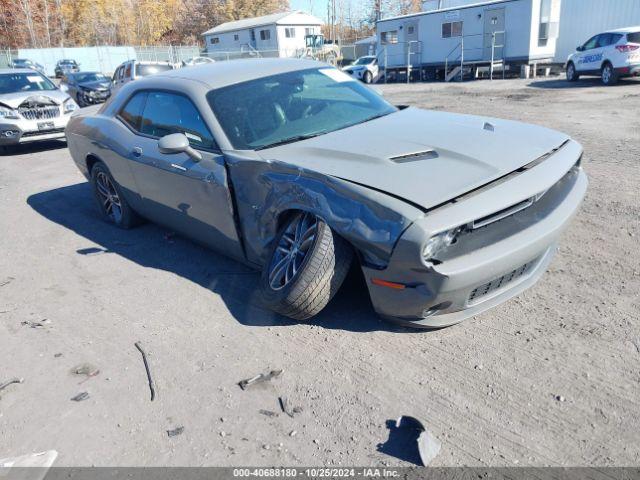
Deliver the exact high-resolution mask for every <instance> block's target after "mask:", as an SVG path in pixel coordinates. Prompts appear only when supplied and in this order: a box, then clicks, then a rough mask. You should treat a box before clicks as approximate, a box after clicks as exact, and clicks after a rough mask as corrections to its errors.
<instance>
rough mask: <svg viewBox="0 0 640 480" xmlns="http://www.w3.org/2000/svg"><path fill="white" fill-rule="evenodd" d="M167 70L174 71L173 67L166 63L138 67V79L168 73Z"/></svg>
mask: <svg viewBox="0 0 640 480" xmlns="http://www.w3.org/2000/svg"><path fill="white" fill-rule="evenodd" d="M167 70H173V67H172V66H171V65H169V64H166V63H161V64H158V65H142V64H140V63H139V64H138V65H136V75H137V76H138V77H146V76H147V75H153V74H154V73H160V72H166V71H167Z"/></svg>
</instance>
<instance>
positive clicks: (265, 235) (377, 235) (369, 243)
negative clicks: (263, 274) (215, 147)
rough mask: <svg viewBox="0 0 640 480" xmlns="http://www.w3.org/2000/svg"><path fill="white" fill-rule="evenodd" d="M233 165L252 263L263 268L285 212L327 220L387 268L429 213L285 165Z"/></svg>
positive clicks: (365, 255) (242, 162)
mask: <svg viewBox="0 0 640 480" xmlns="http://www.w3.org/2000/svg"><path fill="white" fill-rule="evenodd" d="M227 161H228V163H227V165H228V168H229V175H230V178H231V184H232V189H233V192H234V197H235V202H236V208H237V212H238V219H239V228H240V230H241V234H242V237H243V241H244V245H245V251H246V255H247V260H249V261H250V262H252V263H255V264H258V265H263V264H264V263H265V262H266V255H267V252H268V248H269V246H270V244H271V242H272V240H273V238H274V237H275V235H276V233H277V229H278V225H279V219H280V218H281V215H283V214H284V213H285V212H288V211H291V210H303V211H308V212H311V213H314V214H315V215H317V216H319V217H321V218H322V219H323V220H324V221H325V222H326V223H327V224H328V225H329V226H330V227H331V228H332V229H333V230H334V231H335V232H336V233H338V234H339V235H340V236H342V237H343V238H344V239H346V240H347V241H348V242H350V243H351V245H353V246H354V247H355V248H356V249H357V250H358V251H359V252H360V253H361V256H362V257H363V258H364V260H365V261H366V262H367V263H370V264H372V265H374V266H379V267H384V266H385V265H386V263H387V261H388V260H389V258H390V256H391V254H392V252H393V248H394V246H395V244H396V242H397V240H398V239H399V237H400V235H401V234H402V232H404V231H405V229H406V228H407V227H408V226H409V225H411V223H412V222H413V221H414V220H415V219H416V218H419V217H420V216H422V215H423V212H422V211H420V210H419V209H417V208H415V207H413V206H411V205H409V204H407V203H405V202H403V201H402V200H399V199H396V198H394V197H390V196H389V195H386V194H384V193H381V192H378V191H375V190H371V189H369V188H366V187H363V186H360V185H356V184H353V183H350V182H348V181H345V180H341V179H338V178H335V177H331V176H327V175H323V174H319V173H317V172H314V171H310V170H305V169H302V168H299V167H296V166H294V165H291V164H287V163H283V162H279V161H264V160H256V159H242V160H240V159H237V158H236V159H234V158H229V157H227Z"/></svg>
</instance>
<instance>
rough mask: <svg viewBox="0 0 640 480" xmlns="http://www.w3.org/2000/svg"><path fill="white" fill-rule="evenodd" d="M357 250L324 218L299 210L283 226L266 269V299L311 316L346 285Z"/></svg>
mask: <svg viewBox="0 0 640 480" xmlns="http://www.w3.org/2000/svg"><path fill="white" fill-rule="evenodd" d="M352 257H353V251H352V250H351V246H350V245H349V244H348V243H347V242H346V241H345V240H343V239H342V238H340V237H339V236H338V235H336V234H335V233H334V232H333V231H332V230H331V228H330V227H329V226H328V225H327V224H326V223H325V222H324V221H323V220H322V219H320V218H318V217H316V216H315V215H313V214H312V213H307V212H297V213H295V214H294V215H293V216H292V217H291V219H289V221H288V222H287V223H286V224H285V225H284V226H283V227H282V228H281V229H280V231H279V233H278V235H277V237H276V239H275V241H274V244H273V246H272V249H271V255H270V257H269V261H268V262H267V263H266V265H265V267H264V270H263V272H262V280H261V282H262V290H263V294H264V298H265V302H266V304H267V306H268V307H269V308H271V309H272V310H274V311H276V312H278V313H280V314H281V315H284V316H286V317H290V318H293V319H296V320H307V319H309V318H311V317H313V316H314V315H316V314H318V313H320V311H321V310H322V309H323V308H324V307H325V306H326V305H327V304H328V303H329V301H330V300H331V298H332V297H333V296H334V295H335V293H336V292H337V291H338V289H339V288H340V285H342V282H343V281H344V278H345V276H346V275H347V272H348V271H349V266H350V265H351V259H352Z"/></svg>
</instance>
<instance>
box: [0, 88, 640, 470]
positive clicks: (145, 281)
mask: <svg viewBox="0 0 640 480" xmlns="http://www.w3.org/2000/svg"><path fill="white" fill-rule="evenodd" d="M380 88H381V89H382V90H384V92H385V95H386V96H387V98H389V99H391V100H392V101H393V102H395V103H397V104H400V103H406V104H411V105H417V106H421V107H425V108H433V109H439V110H450V111H456V112H464V113H473V114H485V115H490V116H496V117H503V118H509V119H516V120H523V121H526V122H531V123H537V124H541V125H545V126H549V127H552V128H556V129H559V130H562V131H565V132H568V133H569V134H571V135H572V136H573V137H574V138H575V139H577V140H578V141H580V142H581V143H582V144H583V145H584V147H585V158H584V165H585V168H586V170H587V172H588V174H589V176H590V181H591V185H590V190H589V193H588V197H587V200H586V202H585V204H584V206H583V208H582V210H581V212H580V213H579V215H578V217H577V219H576V220H575V222H574V223H573V225H572V227H571V228H570V230H569V231H568V232H567V233H566V234H565V236H564V239H563V241H562V245H561V247H560V252H559V255H558V257H557V258H556V260H555V261H554V263H553V264H552V266H551V268H550V270H549V272H548V273H547V274H546V275H545V276H544V277H543V278H542V280H541V281H540V282H539V283H538V284H537V286H535V287H534V288H532V289H531V290H529V291H527V292H526V293H524V294H523V295H520V296H519V297H518V298H516V299H514V300H511V301H509V302H508V303H506V304H504V305H502V306H500V307H498V308H495V309H493V310H491V311H489V312H487V313H485V314H483V315H480V316H478V317H476V318H474V319H471V320H469V321H467V322H465V323H463V324H460V325H457V326H455V327H452V328H447V329H444V330H439V331H413V330H406V329H402V328H399V327H396V326H394V325H392V324H389V323H386V322H384V321H381V320H379V319H378V318H377V317H376V316H375V315H374V313H373V311H372V308H371V305H370V303H369V300H368V298H367V295H366V293H365V290H364V286H363V285H362V284H361V279H360V277H359V276H358V275H352V276H351V277H350V278H349V281H348V282H347V284H346V285H345V287H344V288H343V290H342V291H341V293H340V294H339V295H338V297H337V298H336V299H335V300H334V301H333V302H332V303H331V304H330V305H329V307H328V308H327V309H326V311H324V312H323V313H322V314H321V315H320V316H319V317H318V318H317V319H316V320H315V321H314V322H313V323H311V324H298V323H291V322H288V321H285V320H283V319H282V318H279V317H277V316H275V315H274V314H272V313H270V312H268V311H265V310H263V309H261V308H260V307H259V304H258V303H257V301H256V291H255V284H256V281H257V275H256V274H254V273H252V272H250V271H248V270H247V269H246V268H245V267H243V266H241V265H239V264H237V263H235V262H233V261H230V260H227V259H225V258H224V257H221V256H219V255H217V254H215V253H212V252H210V251H207V250H205V249H203V248H201V247H199V246H197V245H195V244H194V243H192V242H190V241H188V240H184V239H182V238H180V237H177V236H172V235H171V234H170V232H167V231H166V230H164V229H162V228H159V227H156V226H154V225H150V224H148V225H145V226H142V227H140V228H138V229H135V230H131V231H120V230H117V229H115V228H113V227H111V226H109V225H107V224H105V223H103V222H102V221H101V220H100V219H99V218H98V217H97V213H96V210H95V209H94V206H93V203H92V202H93V200H92V197H91V194H90V190H89V186H88V184H87V183H86V182H85V181H84V178H83V177H82V176H81V175H80V174H79V173H78V172H77V171H76V169H75V166H74V165H73V163H72V161H71V159H70V157H69V154H68V151H67V150H66V148H64V144H57V143H48V144H44V145H38V146H31V147H23V148H20V149H19V150H18V151H17V152H14V154H13V155H11V156H2V157H0V207H1V212H2V213H1V214H0V229H1V231H2V236H1V237H0V285H1V286H0V383H2V381H4V380H7V379H8V378H10V377H14V376H15V377H24V379H25V380H24V383H23V384H20V385H11V386H9V387H7V388H6V389H4V390H3V391H2V392H0V396H1V397H2V398H1V399H0V457H6V456H14V455H21V454H25V453H29V452H36V451H42V450H48V449H55V450H57V451H58V452H59V453H60V456H59V457H58V460H57V462H56V465H57V466H79V465H82V466H88V465H99V466H106V465H120V466H125V465H172V466H177V465H180V466H186V465H193V466H200V465H274V464H278V465H338V464H340V465H392V466H398V465H410V464H411V461H412V458H409V456H408V455H407V452H406V451H403V450H402V449H400V448H399V447H398V442H397V441H396V436H395V434H394V432H391V431H390V429H389V428H388V425H387V422H388V421H389V420H392V419H395V418H396V417H398V416H399V415H403V414H404V415H413V416H416V417H417V418H420V419H421V420H423V422H424V423H425V425H426V426H427V428H428V429H429V430H430V431H431V432H432V433H433V434H434V435H435V436H436V437H437V438H438V439H439V440H440V441H441V442H442V449H441V451H440V454H439V455H438V456H437V457H436V459H435V460H434V461H433V462H432V465H437V466H452V465H474V466H484V465H488V466H509V465H516V464H517V465H520V466H523V465H535V466H544V465H556V466H577V465H597V466H605V465H616V466H634V465H635V466H638V465H640V449H638V445H639V444H640V433H639V432H640V323H639V320H640V302H639V301H638V292H639V291H640V249H639V248H638V238H639V237H640V222H639V218H640V206H639V202H638V200H639V194H638V192H639V190H640V179H639V176H640V119H639V117H638V112H639V111H640V82H638V81H633V80H629V81H623V82H621V84H620V85H618V86H616V87H611V88H604V87H602V86H600V84H599V83H598V81H597V80H595V79H594V80H585V81H582V82H579V83H578V84H574V85H571V86H569V85H568V84H567V83H566V82H564V81H563V80H558V79H545V80H533V81H523V80H507V81H495V82H493V83H491V82H488V81H480V82H475V83H466V84H456V85H444V84H417V85H410V86H407V85H400V84H396V85H382V86H380ZM461 141H464V139H461ZM43 319H46V321H45V322H42V320H43ZM23 322H41V323H43V326H42V327H40V328H31V326H30V325H29V324H23ZM136 341H140V342H141V343H142V345H143V347H144V348H145V349H146V351H147V352H148V353H149V359H150V364H151V369H152V372H153V374H154V376H155V381H156V383H157V390H158V397H157V398H156V400H155V401H154V402H150V401H149V388H148V385H147V379H146V375H145V370H144V366H143V363H142V358H141V355H140V353H139V352H138V351H137V350H136V348H135V347H134V342H136ZM83 363H90V364H92V365H94V366H95V367H97V368H98V369H99V374H97V375H96V376H94V377H89V378H86V379H85V378H84V377H81V376H78V375H74V374H73V373H72V370H73V369H74V368H75V367H76V366H78V365H80V364H83ZM272 369H284V373H283V374H282V375H281V376H280V377H279V378H277V379H275V380H272V381H271V382H269V383H266V384H263V386H262V387H256V388H252V389H249V390H246V391H242V390H241V389H240V388H239V387H238V386H237V382H238V381H239V380H241V379H244V378H248V377H252V376H254V375H256V374H258V373H260V372H267V371H269V370H272ZM83 391H87V392H89V394H90V397H89V398H88V399H87V400H84V401H81V402H74V401H71V400H70V399H71V397H73V396H75V395H76V394H78V393H80V392H83ZM278 396H286V397H287V398H288V403H289V405H290V407H294V406H300V407H302V409H303V410H302V412H301V413H299V414H296V415H295V416H294V417H293V418H290V417H289V416H287V415H285V414H282V413H280V414H279V415H278V416H267V415H265V414H263V413H260V410H261V409H263V410H268V411H273V412H279V411H280V409H279V406H278ZM179 426H183V427H184V432H183V433H182V434H181V435H178V436H174V437H169V436H168V435H167V432H166V431H167V430H170V429H174V428H176V427H179ZM293 432H295V433H293ZM390 433H391V435H390Z"/></svg>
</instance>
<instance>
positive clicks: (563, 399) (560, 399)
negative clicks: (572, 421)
mask: <svg viewBox="0 0 640 480" xmlns="http://www.w3.org/2000/svg"><path fill="white" fill-rule="evenodd" d="M556 400H557V401H558V402H564V401H565V400H566V398H564V397H563V396H562V395H556Z"/></svg>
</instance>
